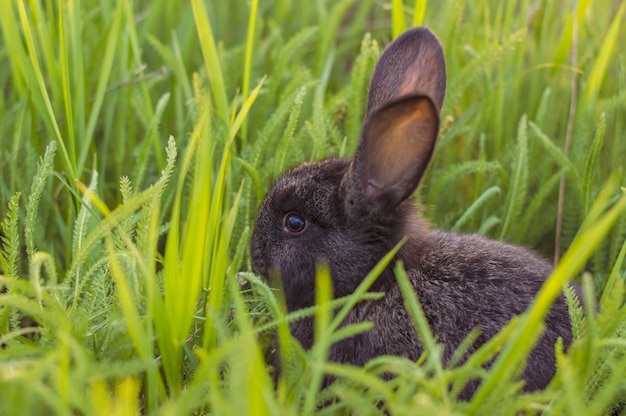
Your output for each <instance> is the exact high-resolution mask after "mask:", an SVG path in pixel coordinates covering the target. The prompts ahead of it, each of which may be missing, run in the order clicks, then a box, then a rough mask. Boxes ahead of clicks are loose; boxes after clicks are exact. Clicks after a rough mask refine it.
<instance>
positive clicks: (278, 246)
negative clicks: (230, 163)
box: [251, 27, 572, 399]
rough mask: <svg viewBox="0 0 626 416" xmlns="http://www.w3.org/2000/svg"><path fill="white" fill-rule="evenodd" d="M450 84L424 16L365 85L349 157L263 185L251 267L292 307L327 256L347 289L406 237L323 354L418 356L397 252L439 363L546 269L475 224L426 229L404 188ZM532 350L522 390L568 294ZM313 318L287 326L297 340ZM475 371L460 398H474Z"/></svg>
mask: <svg viewBox="0 0 626 416" xmlns="http://www.w3.org/2000/svg"><path fill="white" fill-rule="evenodd" d="M445 89H446V67H445V59H444V54H443V49H442V46H441V44H440V42H439V40H438V39H437V37H436V36H435V35H434V34H433V32H431V31H430V30H429V29H428V28H426V27H416V28H413V29H410V30H408V31H406V32H404V33H403V34H402V35H401V36H399V37H398V38H397V39H396V40H395V41H394V42H392V43H391V44H390V45H389V46H388V47H387V48H386V49H385V51H384V52H383V54H382V56H381V57H380V59H379V61H378V63H377V65H376V68H375V70H374V74H373V76H372V80H371V83H370V88H369V93H368V104H367V111H366V117H365V121H364V125H363V129H362V132H361V135H360V138H359V142H358V144H357V148H356V151H355V153H354V156H353V158H352V159H350V160H345V159H338V158H330V159H325V160H322V161H318V162H311V163H303V164H302V165H300V166H298V167H296V168H294V169H292V170H289V171H287V172H286V173H284V174H282V175H281V176H280V177H279V178H278V179H277V180H276V182H275V183H274V184H273V186H272V187H271V188H270V190H269V191H268V193H267V195H266V197H265V199H264V200H263V202H262V204H261V206H260V208H259V211H258V214H257V217H256V221H255V226H254V231H253V235H252V238H251V258H252V263H253V267H254V268H255V270H256V271H257V272H258V273H259V274H260V275H262V276H264V277H266V278H268V277H269V276H270V275H272V274H273V273H275V272H277V273H278V274H279V275H280V277H281V279H282V286H283V291H284V298H285V302H286V306H287V310H288V311H289V312H293V311H295V310H298V309H302V308H306V307H309V306H312V305H314V303H315V302H314V294H315V276H316V265H317V264H319V263H320V262H326V263H327V264H328V266H329V269H330V273H331V279H332V284H333V296H334V297H336V298H338V297H342V296H346V295H349V294H351V293H352V292H353V291H354V290H355V289H356V288H357V286H358V285H359V283H361V281H362V279H363V278H364V277H365V276H366V275H367V274H368V272H370V270H371V269H372V268H373V267H374V266H375V265H376V264H377V263H378V262H379V261H380V260H381V259H382V258H383V256H384V255H385V254H387V253H388V252H389V251H390V250H391V249H392V248H393V247H394V246H396V244H397V243H398V242H400V241H401V240H402V239H403V238H406V239H407V240H406V242H405V243H404V245H403V246H402V247H401V248H400V250H399V252H398V253H397V254H396V256H395V258H394V261H393V262H392V264H391V265H390V266H388V267H387V268H386V269H385V270H384V271H383V272H382V274H381V275H380V276H379V277H378V279H377V280H376V282H375V284H374V285H373V286H372V288H371V289H370V290H371V291H375V292H383V293H384V296H383V297H382V298H381V299H378V300H370V301H363V302H360V303H358V304H356V306H354V308H353V309H352V310H351V312H350V313H349V314H348V316H347V317H346V319H345V321H344V324H354V323H358V322H363V321H370V322H373V323H374V327H373V328H372V329H370V330H369V331H367V332H365V333H361V334H358V335H356V336H354V337H351V338H348V339H345V340H342V341H340V342H338V343H336V344H334V345H333V346H332V347H331V349H330V351H329V360H331V361H334V362H339V363H349V364H353V365H358V366H362V365H364V364H365V363H367V362H368V361H369V360H371V359H373V358H375V357H378V356H381V355H396V356H403V357H407V358H409V359H411V360H414V361H416V360H417V359H418V358H419V357H420V355H421V354H422V353H423V351H424V348H423V346H422V345H421V344H420V341H419V339H418V336H417V334H416V332H415V330H414V325H413V323H412V321H411V319H410V317H409V315H408V313H407V311H406V310H405V307H404V301H403V297H402V294H401V292H400V289H399V286H398V283H397V281H396V279H395V274H394V272H393V263H395V261H397V260H402V262H403V263H404V267H405V269H406V271H407V274H408V277H409V280H410V283H411V285H412V287H413V289H414V290H415V294H416V295H417V298H418V299H419V301H420V303H421V306H422V308H423V311H424V314H425V316H426V318H427V320H428V322H429V324H430V327H431V329H432V332H433V333H434V335H435V336H436V337H437V340H438V342H439V343H440V344H443V346H444V349H443V361H444V363H447V362H448V361H449V360H450V358H451V356H452V353H453V352H454V351H455V349H456V348H457V347H458V346H459V344H460V343H461V341H462V340H463V339H464V338H465V337H466V336H467V335H468V334H469V333H470V331H472V330H473V329H474V328H476V327H478V328H480V335H479V337H478V339H477V340H476V342H475V343H474V345H472V346H471V347H470V348H469V350H468V354H470V353H472V352H473V351H475V350H476V349H478V348H479V347H480V346H481V345H482V344H484V343H485V342H486V341H487V340H489V339H490V338H491V337H492V336H494V335H495V334H496V333H497V332H498V331H499V330H501V329H502V328H503V327H504V326H505V325H506V324H507V323H508V322H509V321H510V319H511V318H512V317H514V316H516V315H519V314H521V313H523V312H524V311H525V310H526V309H527V308H528V306H529V305H530V304H531V302H532V301H533V298H534V297H535V295H536V294H537V292H538V291H539V289H540V287H541V286H542V284H543V283H544V280H545V279H546V277H547V276H548V275H549V274H550V273H551V272H552V266H551V264H550V263H549V262H548V261H546V260H544V259H542V258H541V257H539V256H538V255H536V254H534V253H533V252H531V251H530V250H528V249H525V248H522V247H519V246H514V245H510V244H506V243H503V242H498V241H493V240H489V239H487V238H484V237H482V236H478V235H473V234H467V235H466V234H459V233H454V232H447V231H438V230H431V229H430V227H429V225H428V224H427V222H426V221H425V220H424V219H422V218H421V217H420V216H419V212H418V211H419V209H418V207H417V205H416V204H415V203H414V202H413V201H412V198H411V195H412V194H413V192H414V191H415V190H416V188H417V186H418V184H419V182H420V179H421V178H422V176H423V175H424V172H425V171H426V168H427V166H428V163H429V161H430V159H431V157H432V155H433V149H434V146H435V141H436V138H437V135H438V130H439V113H440V111H441V107H442V105H443V100H444V95H445ZM545 323H546V329H545V332H544V333H543V334H542V336H541V338H540V339H539V341H538V343H537V345H536V346H535V348H534V350H533V351H532V352H531V354H530V356H529V358H528V362H527V365H526V367H525V370H524V371H523V374H522V376H521V377H522V379H523V380H524V381H525V385H524V390H526V391H533V390H537V389H543V388H545V387H546V385H547V384H548V383H549V382H550V380H551V379H552V377H553V376H554V374H555V353H554V344H555V342H556V341H557V338H559V337H561V338H562V339H563V344H564V346H565V347H567V346H569V345H570V344H571V342H572V331H571V324H570V318H569V313H568V308H567V304H566V302H565V299H564V296H563V295H560V297H559V298H558V299H557V300H556V302H555V303H554V305H553V306H552V308H551V310H550V312H549V314H548V315H547V316H546V318H545ZM313 326H314V325H313V319H312V318H309V319H302V320H299V321H296V322H295V323H293V324H292V325H291V327H290V330H291V332H292V335H293V336H294V337H295V338H296V339H297V340H298V341H299V342H300V343H301V344H302V346H303V347H304V348H305V349H308V348H310V347H311V346H312V345H313V332H314V331H313ZM478 383H479V380H474V381H473V382H470V383H469V384H468V385H467V386H466V389H465V390H464V391H463V392H462V394H461V396H462V397H461V398H464V399H467V398H469V397H471V395H472V394H473V392H474V391H475V389H476V387H477V386H478Z"/></svg>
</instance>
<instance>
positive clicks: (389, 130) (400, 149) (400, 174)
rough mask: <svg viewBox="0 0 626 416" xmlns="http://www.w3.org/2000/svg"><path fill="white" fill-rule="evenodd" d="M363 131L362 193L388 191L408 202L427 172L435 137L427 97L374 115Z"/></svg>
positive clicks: (433, 117) (433, 113)
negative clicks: (365, 146) (364, 132)
mask: <svg viewBox="0 0 626 416" xmlns="http://www.w3.org/2000/svg"><path fill="white" fill-rule="evenodd" d="M368 124H369V126H368V128H366V130H367V131H366V140H367V151H366V154H367V156H366V164H365V169H364V175H363V176H364V177H363V179H364V183H363V185H364V186H365V192H366V194H367V196H368V198H375V197H376V195H377V194H379V193H380V192H386V191H391V192H393V194H395V195H397V197H398V198H401V199H400V200H398V201H396V202H397V203H400V202H401V201H402V199H405V198H407V197H408V196H409V195H410V194H411V193H412V192H413V191H414V190H415V188H417V185H418V184H419V180H420V179H421V176H422V175H423V173H424V171H425V170H426V166H427V165H428V161H429V160H430V156H431V154H432V149H433V147H434V142H435V139H436V137H437V129H438V124H439V123H438V117H437V113H436V110H435V108H434V105H433V103H432V102H431V101H430V99H428V98H426V97H409V98H408V99H406V100H402V101H400V102H397V103H395V104H392V105H390V106H388V107H386V108H383V109H381V110H380V111H378V112H376V113H375V114H374V115H373V117H372V119H371V120H370V123H368Z"/></svg>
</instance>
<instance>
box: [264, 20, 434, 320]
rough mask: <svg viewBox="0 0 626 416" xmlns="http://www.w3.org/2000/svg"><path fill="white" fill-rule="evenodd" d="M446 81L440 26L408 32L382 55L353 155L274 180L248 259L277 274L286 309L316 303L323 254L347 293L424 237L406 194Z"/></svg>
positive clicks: (420, 167) (337, 290)
mask: <svg viewBox="0 0 626 416" xmlns="http://www.w3.org/2000/svg"><path fill="white" fill-rule="evenodd" d="M445 85H446V72H445V60H444V56H443V50H442V48H441V45H440V43H439V41H438V40H437V38H436V37H435V35H434V34H433V33H432V32H431V31H430V30H428V29H427V28H424V27H418V28H414V29H411V30H409V31H407V32H405V33H404V34H402V35H401V36H400V37H399V38H398V39H396V40H395V41H394V42H393V43H392V44H391V45H390V46H389V47H388V48H387V49H386V50H385V52H384V53H383V55H382V56H381V58H380V60H379V62H378V64H377V65H376V69H375V71H374V75H373V76H372V81H371V84H370V90H369V94H368V107H367V116H366V119H365V122H364V125H363V129H362V132H361V136H360V138H359V143H358V145H357V149H356V151H355V154H354V157H353V158H352V159H351V160H343V159H326V160H323V161H320V162H314V163H304V164H302V165H300V166H298V167H296V168H295V169H292V170H290V171H288V172H286V173H284V174H283V175H281V176H280V177H279V178H278V180H277V181H276V182H275V184H274V185H273V186H272V188H271V189H270V190H269V192H268V193H267V196H266V197H265V200H264V201H263V204H262V206H261V208H260V209H259V212H258V215H257V219H256V224H255V229H254V233H253V235H252V260H253V263H254V266H255V268H256V269H257V271H258V272H259V273H261V274H263V275H264V276H268V275H270V274H272V273H273V272H278V273H279V274H280V276H281V278H282V281H283V287H284V291H285V298H286V300H287V306H288V308H289V310H295V309H299V308H303V307H307V306H311V305H313V303H314V288H315V271H316V265H317V264H318V263H320V262H326V263H328V264H329V266H330V272H331V275H332V281H333V289H334V294H335V296H337V297H339V296H345V295H347V294H350V293H351V292H352V291H353V290H354V289H355V288H356V287H357V286H358V284H359V283H360V282H361V280H362V279H363V278H364V277H365V276H366V275H367V273H368V272H369V271H370V270H371V269H372V267H373V266H374V265H376V263H378V261H380V259H381V258H382V257H383V256H384V255H385V254H386V253H387V252H388V251H389V250H390V249H391V248H393V246H394V245H395V244H396V243H397V242H398V241H400V239H402V238H403V237H405V236H408V235H410V236H411V238H413V239H416V240H419V234H420V230H421V225H420V224H421V223H420V221H419V219H418V218H417V216H416V213H415V209H414V207H413V205H412V204H411V203H410V201H408V200H409V198H410V196H411V194H412V193H413V192H414V191H415V189H416V188H417V186H418V184H419V181H420V179H421V178H422V176H423V174H424V172H425V171H426V168H427V166H428V162H429V161H430V158H431V156H432V154H433V149H434V146H435V140H436V138H437V133H438V129H439V112H440V110H441V106H442V104H443V98H444V95H445ZM379 280H380V279H379Z"/></svg>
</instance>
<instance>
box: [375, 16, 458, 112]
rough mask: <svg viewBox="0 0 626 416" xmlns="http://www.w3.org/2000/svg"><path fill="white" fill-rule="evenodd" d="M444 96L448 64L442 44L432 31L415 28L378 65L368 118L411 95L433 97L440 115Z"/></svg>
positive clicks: (391, 46) (390, 46)
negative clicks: (390, 103)
mask: <svg viewBox="0 0 626 416" xmlns="http://www.w3.org/2000/svg"><path fill="white" fill-rule="evenodd" d="M445 93H446V61H445V58H444V55H443V49H442V48H441V44H440V43H439V40H438V39H437V37H436V36H435V34H434V33H433V32H431V31H430V29H428V28H426V27H423V26H421V27H416V28H413V29H410V30H407V31H406V32H404V33H403V34H402V35H400V36H399V37H398V38H397V39H396V40H395V41H393V42H392V43H391V44H390V45H389V46H388V47H387V49H385V51H384V52H383V54H382V56H381V57H380V59H379V61H378V64H376V69H375V70H374V75H373V76H372V81H371V82H370V89H369V95H368V102H367V116H368V117H369V116H370V115H371V114H372V113H373V112H374V111H376V110H377V109H379V108H381V107H383V106H384V105H386V104H387V103H389V102H391V101H395V100H397V99H399V98H401V97H403V96H408V95H426V96H428V97H431V99H432V100H433V101H434V102H435V105H436V106H437V111H438V112H439V111H441V106H442V105H443V98H444V96H445Z"/></svg>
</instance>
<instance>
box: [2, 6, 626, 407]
mask: <svg viewBox="0 0 626 416" xmlns="http://www.w3.org/2000/svg"><path fill="white" fill-rule="evenodd" d="M625 8H626V6H625V3H623V2H621V1H618V0H601V1H594V2H592V1H590V0H586V1H578V2H574V3H572V2H565V1H560V0H543V1H531V0H520V1H512V2H497V1H489V0H481V1H479V2H464V1H460V2H459V1H441V2H427V1H416V2H415V3H412V2H404V4H403V2H402V1H398V0H393V1H391V2H389V1H378V0H364V1H355V0H339V1H337V2H329V1H324V0H317V1H301V2H298V3H295V2H291V1H288V0H276V1H263V2H259V1H256V0H252V1H246V2H244V1H238V0H236V1H231V2H218V1H202V0H190V1H189V2H182V3H175V2H166V1H121V0H120V1H110V2H102V1H95V0H84V1H80V2H74V1H52V0H50V1H41V0H38V1H37V0H35V1H29V2H26V1H19V0H8V1H6V2H5V3H4V6H3V12H2V13H0V28H1V35H0V36H1V38H0V39H1V40H0V68H3V69H2V70H0V85H1V86H2V98H1V99H0V140H1V145H0V175H1V178H0V179H1V180H0V207H1V208H0V214H1V218H2V226H1V235H0V237H1V242H0V248H1V255H0V269H1V273H2V275H1V276H0V286H2V287H3V293H2V294H0V344H2V345H3V347H2V349H0V397H1V400H0V403H1V404H2V409H1V410H0V413H6V414H38V413H42V414H49V413H50V412H52V413H58V414H69V413H72V414H92V413H102V414H112V413H115V412H118V413H136V412H142V413H151V414H152V413H164V414H188V413H201V414H202V413H220V414H225V413H229V414H231V413H236V414H245V413H254V414H262V413H271V414H278V413H286V414H295V413H298V414H302V413H306V414H309V413H315V412H319V413H331V412H339V413H349V412H357V413H363V414H365V413H376V412H378V411H379V410H380V408H383V409H384V410H387V411H389V412H391V413H393V414H402V413H407V414H413V413H414V412H415V409H416V408H417V409H421V411H422V412H424V413H426V414H430V413H445V414H452V413H457V412H459V413H467V412H470V413H479V414H492V413H497V414H519V413H539V412H544V413H547V414H551V413H554V414H564V413H567V414H585V415H587V414H605V413H610V412H611V411H619V409H620V407H619V406H620V404H621V405H622V406H623V403H624V401H625V397H626V382H625V381H624V380H623V377H621V374H624V371H626V358H624V351H625V347H626V342H625V341H624V338H623V337H622V336H623V333H624V330H625V328H626V308H625V307H624V289H623V280H624V278H625V267H624V263H623V260H624V256H625V252H626V244H625V241H626V215H625V214H624V213H623V212H622V211H623V209H622V206H623V203H624V202H623V201H624V196H623V195H624V193H623V188H624V186H625V185H626V180H625V179H624V178H623V176H622V172H623V170H624V168H625V167H626V157H625V155H626V140H624V131H625V128H624V122H625V121H624V120H626V53H625V52H624V51H623V48H622V47H621V43H620V41H621V40H623V39H626V28H624V24H623V22H624V13H625ZM414 24H425V25H428V26H429V27H431V28H432V29H433V30H434V31H435V33H437V35H438V36H439V37H440V39H441V41H442V43H443V46H444V50H445V53H446V59H447V70H448V90H447V95H446V101H445V104H444V108H443V111H442V120H443V122H442V130H441V133H440V138H439V143H438V145H437V149H436V153H435V156H434V159H433V163H432V166H431V167H430V169H429V171H428V173H427V175H426V177H425V179H424V181H423V184H422V186H421V188H420V190H419V191H418V195H417V198H418V199H419V200H420V201H421V202H422V203H423V205H424V207H425V212H424V215H425V216H426V217H427V218H428V219H429V221H431V223H433V225H434V226H436V227H441V228H446V229H455V230H459V231H463V232H478V233H481V234H485V235H488V236H491V237H494V238H499V239H503V240H507V241H511V242H514V243H520V244H524V245H527V246H530V247H532V248H535V249H537V250H538V251H540V252H541V253H542V254H543V255H544V256H546V257H548V258H555V257H559V258H560V257H561V256H562V255H564V254H565V253H566V252H567V251H568V249H569V250H570V251H569V255H568V254H565V256H564V257H563V262H562V263H561V266H560V267H559V269H558V270H557V272H556V273H555V275H554V276H553V279H552V280H551V282H553V283H555V282H562V281H565V280H567V279H571V278H575V277H579V276H581V275H582V274H583V272H584V276H586V277H585V278H584V279H583V280H584V282H585V285H584V287H585V293H586V295H587V297H586V305H583V307H584V308H586V314H585V316H584V317H583V316H582V314H580V313H579V309H577V308H576V305H575V303H576V302H575V301H572V302H571V305H572V316H573V323H574V331H575V335H576V336H577V338H578V340H577V342H576V343H575V344H574V346H573V347H572V349H571V350H570V352H569V353H568V354H567V355H561V356H560V359H559V369H558V374H557V377H556V378H555V381H554V383H553V384H552V385H551V386H550V387H549V388H548V389H547V390H546V391H545V392H540V393H535V394H521V393H519V391H518V390H519V384H518V383H515V382H514V381H512V380H513V376H514V375H515V373H516V372H517V371H519V368H520V362H523V359H524V357H525V354H527V350H528V348H530V347H531V346H532V342H533V341H532V338H533V337H530V338H528V339H525V340H523V341H522V342H521V344H517V345H519V348H517V349H516V350H515V352H512V353H510V354H508V355H507V354H504V353H503V354H502V355H501V356H502V357H504V356H506V357H508V358H506V359H504V358H503V359H502V360H501V362H502V363H503V364H501V365H500V366H499V367H498V368H499V369H501V371H493V372H491V373H486V372H485V371H484V370H482V368H481V364H482V363H484V362H486V361H488V360H489V359H490V358H491V357H493V355H494V354H495V353H496V352H498V351H500V350H501V348H502V346H503V343H505V342H506V341H507V340H509V339H512V340H515V339H516V337H519V336H520V335H519V334H528V333H532V334H538V333H539V331H540V329H541V325H540V324H541V322H540V319H537V317H540V316H541V313H540V311H541V310H542V308H544V307H546V305H549V298H550V296H549V295H546V296H545V297H541V296H540V301H538V302H537V304H536V306H535V307H534V309H533V310H531V311H530V313H529V315H528V316H531V317H533V318H532V319H531V320H526V321H525V320H524V319H520V320H519V322H513V323H512V324H511V326H510V327H509V328H508V329H506V330H504V331H503V332H502V334H501V335H500V336H499V337H497V339H494V341H493V343H491V344H489V345H488V346H486V347H485V348H484V349H482V350H481V351H479V353H477V354H476V355H475V357H474V359H473V360H469V361H468V362H467V363H466V364H464V365H463V366H462V367H459V368H443V367H441V363H437V359H436V357H437V353H436V343H435V341H434V340H433V342H432V346H433V348H434V349H432V350H429V354H427V356H425V357H424V359H423V360H421V361H422V362H421V363H420V364H421V366H417V365H415V364H414V363H408V362H405V361H403V360H401V359H398V358H384V359H380V360H378V361H377V362H373V363H372V364H371V365H369V366H368V367H366V369H356V368H351V367H346V366H339V365H336V364H329V363H325V362H324V360H323V357H324V356H325V355H324V349H325V348H327V347H328V345H329V342H332V341H333V340H334V341H336V340H337V337H340V336H347V335H349V333H350V331H359V330H363V328H352V329H345V328H344V330H343V332H333V331H331V332H329V333H328V334H326V335H325V336H320V339H319V342H318V343H317V344H316V345H317V347H316V348H314V349H313V350H312V351H310V352H304V351H302V350H300V349H299V347H298V345H296V344H294V343H293V342H292V341H291V338H290V337H289V334H288V329H287V326H286V319H287V318H286V317H285V313H284V311H283V308H282V306H281V302H280V296H279V295H277V294H276V293H275V292H273V291H272V290H270V288H269V287H267V285H266V284H265V283H263V282H261V281H259V280H258V278H257V277H256V276H255V275H254V274H252V273H250V271H251V270H250V262H249V258H248V250H247V245H248V242H249V237H250V233H251V227H252V224H253V220H254V216H255V213H256V208H257V206H258V204H259V203H260V200H261V198H262V196H263V194H264V192H265V191H266V190H267V188H268V186H269V185H270V183H271V181H272V180H273V179H274V178H275V177H276V176H277V175H278V174H279V173H280V172H281V171H283V170H284V169H286V168H288V167H290V166H294V165H296V164H298V163H300V162H302V161H304V160H309V159H318V158H322V157H325V156H329V155H339V156H346V157H347V156H349V155H350V154H351V152H352V150H353V149H354V147H355V145H356V142H357V139H358V135H359V131H360V127H361V123H362V118H363V115H364V110H365V104H366V94H367V86H368V82H369V77H370V74H371V72H372V69H373V67H374V64H375V62H376V59H377V57H378V56H379V54H380V52H381V50H382V49H383V48H384V46H385V45H386V44H388V43H389V42H390V41H391V40H392V39H393V37H394V36H396V35H397V34H399V33H401V31H402V30H404V28H406V27H409V26H412V25H414ZM561 178H565V180H564V181H562V179H561ZM560 188H562V197H561V198H559V192H560V191H559V190H560ZM620 188H621V189H622V190H620ZM559 200H560V201H561V202H559ZM559 206H561V208H559ZM557 236H558V238H557ZM319 280H320V281H319V282H318V284H319V285H320V286H319V288H320V289H319V291H320V299H319V302H320V307H319V308H316V309H314V310H312V311H304V312H303V313H315V314H317V316H318V317H319V319H322V320H324V319H326V320H328V316H326V315H325V314H327V313H328V309H327V307H328V303H327V302H326V300H327V299H326V300H325V298H324V296H323V294H324V293H327V292H326V291H327V290H328V289H329V288H328V287H327V286H328V282H327V280H325V279H324V278H323V276H320V279H319ZM558 287H560V286H557V290H558ZM553 289H554V287H553ZM552 292H553V293H554V290H553V291H552ZM546 293H548V292H546ZM359 296H365V297H367V296H372V295H370V294H364V295H359ZM355 299H357V298H356V297H354V298H352V301H355ZM593 299H598V300H599V302H600V306H601V308H600V311H601V312H599V313H596V311H595V309H594V308H593ZM345 302H347V304H349V303H350V300H346V301H344V303H345ZM542 302H543V303H542ZM546 302H547V303H546ZM324 305H326V306H324ZM537 305H538V306H537ZM533 311H534V312H533ZM296 317H297V316H295V317H292V318H296ZM292 318H290V319H292ZM415 319H416V322H417V323H419V322H420V321H419V320H420V319H421V318H420V316H419V314H417V315H415ZM529 319H530V318H529ZM422 323H423V322H422ZM525 331H530V332H525ZM276 343H279V344H280V345H281V352H280V354H278V353H276V352H275V348H276ZM508 345H513V344H512V343H509V344H508ZM276 354H278V355H279V356H280V361H281V363H282V367H283V372H282V373H281V377H279V378H278V381H277V384H276V386H274V385H273V382H272V377H273V376H274V375H275V374H276V369H275V368H274V366H273V365H272V361H271V359H270V360H269V361H268V362H266V358H268V357H271V356H272V355H276ZM494 369H495V367H494ZM502 369H504V370H502ZM321 372H328V373H330V374H334V375H336V376H338V380H339V382H338V383H336V384H335V385H333V386H332V387H331V388H329V389H326V390H324V391H321V392H320V391H319V383H318V382H319V374H321ZM384 372H391V373H393V374H395V375H396V376H397V377H396V378H395V379H394V380H393V381H391V382H389V383H382V382H380V381H379V379H378V378H377V377H376V375H378V374H381V373H384ZM472 376H481V377H484V378H485V380H496V381H495V382H486V383H485V385H487V387H485V389H484V390H483V392H482V393H480V394H478V395H477V397H476V398H475V399H474V400H473V401H472V402H471V403H457V402H456V401H455V400H454V391H459V390H460V388H462V385H463V383H464V382H466V381H467V380H468V378H469V377H472ZM447 386H452V390H451V391H449V390H448V389H447ZM489 386H491V387H489ZM489 389H490V390H489ZM487 393H489V394H487ZM332 397H339V398H340V399H341V400H340V401H339V402H337V403H334V404H332V405H330V406H327V407H323V408H322V407H319V406H320V404H323V403H330V400H331V398H332ZM615 409H618V410H615Z"/></svg>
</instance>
